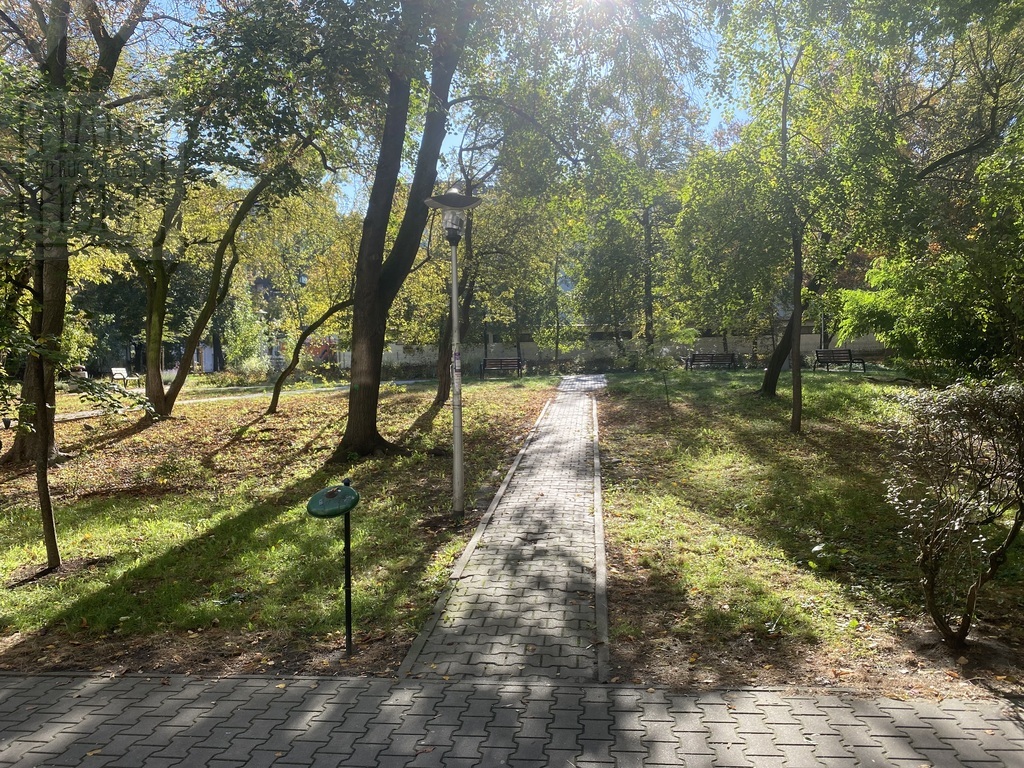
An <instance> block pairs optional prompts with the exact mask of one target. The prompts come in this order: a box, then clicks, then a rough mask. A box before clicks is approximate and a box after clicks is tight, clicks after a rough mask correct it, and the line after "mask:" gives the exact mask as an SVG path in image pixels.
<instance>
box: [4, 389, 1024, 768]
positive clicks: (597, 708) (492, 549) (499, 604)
mask: <svg viewBox="0 0 1024 768" xmlns="http://www.w3.org/2000/svg"><path fill="white" fill-rule="evenodd" d="M600 384H601V382H600V380H599V379H594V378H572V379H567V380H566V381H565V382H564V383H563V386H562V387H561V389H560V392H559V395H558V397H557V398H556V399H555V400H554V401H553V402H552V403H551V404H550V405H549V407H548V408H547V409H546V410H545V412H544V414H543V415H542V417H541V419H540V420H539V421H538V424H537V428H536V430H535V434H534V436H533V438H532V440H531V441H530V442H529V444H528V445H527V447H526V449H525V450H524V451H523V452H522V453H521V454H520V456H519V458H518V459H517V466H516V467H514V472H513V473H510V477H509V478H508V479H506V482H505V484H504V486H503V489H502V492H499V495H498V497H497V498H496V501H495V503H494V504H492V506H491V508H490V509H489V510H488V512H487V514H486V515H485V519H484V520H483V521H482V525H481V527H480V529H479V530H478V533H477V536H476V537H474V541H473V543H472V544H471V546H470V547H469V548H468V550H467V554H466V556H465V557H464V558H463V559H462V560H461V561H460V563H459V565H458V566H457V568H456V572H455V574H454V575H455V576H456V577H457V578H455V579H454V583H453V587H452V589H451V590H450V592H449V594H447V595H446V596H445V598H443V599H442V600H441V601H440V602H439V605H438V612H437V615H436V617H435V621H433V622H431V623H429V624H428V626H427V627H426V628H425V629H424V632H423V633H422V635H421V636H420V638H418V640H417V642H416V644H415V645H414V647H413V649H412V651H411V652H410V654H409V658H408V659H407V660H406V662H405V664H404V665H403V668H402V675H401V677H400V678H399V679H398V680H390V679H366V678H359V679H340V678H313V677H287V678H282V677H255V676H249V677H235V678H224V679H219V680H202V679H195V678H189V677H184V676H173V677H166V678H160V677H157V676H144V675H128V676H124V677H119V678H113V679H111V678H95V677H91V676H89V675H84V674H83V675H38V676H22V675H0V766H4V767H5V768H6V767H7V766H17V767H18V768H21V767H22V766H25V767H26V768H27V767H29V766H31V767H32V768H35V767H36V766H82V767H83V768H91V766H121V767H123V768H143V767H144V768H164V767H166V768H170V767H171V766H182V768H192V767H193V766H211V767H212V768H230V767H232V766H253V767H256V766H272V765H273V766H309V767H310V768H328V767H329V768H335V767H338V766H346V767H351V768H371V767H374V768H375V767H376V766H383V767H386V768H391V767H392V766H394V767H395V768H397V767H398V766H411V767H414V766H423V767H426V766H443V767H444V768H470V767H471V766H481V767H482V768H492V767H493V766H504V765H507V766H512V767H513V768H540V767H541V766H556V767H557V768H570V767H571V766H575V767H576V768H598V767H599V766H622V767H624V768H625V767H627V766H707V767H711V766H715V767H718V768H743V767H745V766H749V767H750V768H772V767H774V766H779V767H780V768H781V767H785V768H804V767H805V766H807V767H809V766H829V767H832V766H837V767H838V766H842V767H844V768H845V767H846V766H850V767H851V768H852V767H853V766H898V767H905V768H922V767H923V766H929V767H932V768H952V767H953V766H975V767H977V768H997V766H1008V767H1009V768H1024V725H1022V723H1024V714H1022V713H1024V709H1022V707H1021V703H1020V702H1017V703H1014V702H1009V701H983V702H960V701H951V700H946V701H942V702H931V701H893V700H890V699H878V700H864V699H858V698H855V697H851V696H845V695H842V694H838V695H832V696H807V695H793V694H788V693H785V692H781V691H766V690H740V691H720V692H709V693H701V694H683V693H669V692H667V691H664V690H659V689H654V688H646V689H640V688H633V687H628V686H612V685H605V684H602V683H601V682H600V680H601V679H602V676H603V674H604V671H603V669H604V666H605V660H604V655H605V651H604V649H605V646H604V645H603V644H602V643H601V639H602V638H603V633H604V631H605V627H604V624H603V622H604V605H603V603H602V600H603V563H602V558H603V554H602V548H601V528H600V511H601V509H600V507H601V500H600V491H599V488H598V487H597V485H596V482H595V478H596V470H597V468H598V464H597V458H596V456H595V451H594V443H595V434H594V429H595V427H594V417H593V413H594V410H593V403H592V400H591V397H590V395H589V392H590V391H591V390H592V389H593V388H594V387H598V386H600ZM595 513H596V514H595ZM445 678H447V679H445Z"/></svg>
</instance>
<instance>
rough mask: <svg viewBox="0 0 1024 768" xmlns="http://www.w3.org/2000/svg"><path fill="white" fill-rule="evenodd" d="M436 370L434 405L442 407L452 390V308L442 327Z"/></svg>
mask: <svg viewBox="0 0 1024 768" xmlns="http://www.w3.org/2000/svg"><path fill="white" fill-rule="evenodd" d="M435 370H436V371H437V391H436V392H435V393H434V402H433V403H432V407H434V408H440V407H441V406H442V405H444V404H445V403H447V402H448V396H449V395H451V392H452V318H451V311H450V310H449V312H448V314H447V315H445V319H444V323H443V324H442V327H441V333H440V339H439V340H438V344H437V364H436V366H435Z"/></svg>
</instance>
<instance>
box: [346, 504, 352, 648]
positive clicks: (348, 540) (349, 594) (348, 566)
mask: <svg viewBox="0 0 1024 768" xmlns="http://www.w3.org/2000/svg"><path fill="white" fill-rule="evenodd" d="M349 517H350V515H349V513H348V512H346V513H345V655H346V656H351V655H352V525H351V523H350V522H349Z"/></svg>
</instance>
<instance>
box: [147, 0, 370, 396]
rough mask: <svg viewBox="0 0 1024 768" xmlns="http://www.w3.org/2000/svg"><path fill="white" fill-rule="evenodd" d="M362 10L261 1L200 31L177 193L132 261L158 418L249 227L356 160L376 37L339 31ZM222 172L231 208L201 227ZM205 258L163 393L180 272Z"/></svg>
mask: <svg viewBox="0 0 1024 768" xmlns="http://www.w3.org/2000/svg"><path fill="white" fill-rule="evenodd" d="M357 11H358V12H362V10H361V9H352V8H348V7H347V6H345V7H342V8H336V9H333V10H332V9H323V8H321V7H320V6H319V5H317V4H315V3H311V4H303V3H300V4H293V3H289V2H282V1H281V0H254V2H251V3H248V4H246V5H245V6H244V7H243V8H240V9H233V8H228V9H225V10H223V11H221V12H220V13H218V14H216V15H215V16H214V17H212V18H211V19H210V22H209V23H208V24H206V25H204V26H202V27H200V28H198V29H197V30H196V32H195V33H194V34H195V41H194V45H193V48H192V49H190V50H189V51H186V52H183V53H182V54H180V55H179V56H178V57H177V60H176V64H175V68H174V69H173V71H172V74H171V77H170V79H169V84H170V94H169V95H170V98H169V99H168V115H169V119H170V120H172V121H173V122H174V124H175V125H176V126H178V127H179V131H180V135H181V139H180V141H179V143H178V145H177V148H176V152H175V154H174V157H173V158H169V159H168V165H169V167H171V168H172V170H173V174H174V177H173V184H172V186H171V192H170V194H169V196H168V199H167V201H166V203H165V204H164V205H163V206H162V208H161V209H160V210H159V211H156V212H155V218H156V223H155V225H154V226H153V228H152V234H151V235H150V236H149V244H148V247H146V248H136V249H135V251H134V254H133V264H134V266H135V269H136V272H137V273H138V275H139V277H140V279H141V280H142V281H143V283H144V284H145V285H146V291H147V299H148V306H147V313H146V317H147V327H146V348H147V353H146V355H147V372H146V393H147V396H148V397H149V398H150V400H151V401H152V402H153V404H154V406H155V408H156V411H157V413H158V414H160V415H163V416H166V415H169V414H170V413H171V410H172V409H173V407H174V402H175V400H176V398H177V396H178V394H179V393H180V391H181V388H182V387H183V386H184V383H185V381H186V379H187V377H188V375H189V373H190V369H191V360H192V357H193V355H194V354H195V351H196V349H197V348H198V346H199V344H200V343H201V341H202V339H203V337H204V336H205V334H206V330H207V327H208V324H209V322H210V320H211V319H212V318H213V316H214V314H215V313H216V311H217V307H218V306H220V305H221V304H222V303H223V302H224V301H225V300H226V298H227V295H228V292H229V289H230V284H231V280H232V277H233V274H234V271H235V268H236V267H237V265H238V261H239V250H238V245H237V238H238V236H239V232H240V231H241V229H242V226H243V224H244V223H245V222H246V220H247V219H248V218H249V216H250V215H251V214H252V213H253V212H254V211H258V210H259V209H260V208H261V207H264V206H267V205H274V204H277V203H278V202H279V201H281V200H282V199H284V198H286V197H288V196H289V195H291V194H293V193H294V192H296V191H297V190H299V189H301V188H303V187H308V186H311V185H313V184H315V183H316V181H317V180H318V177H319V176H320V175H321V174H322V173H323V172H324V170H325V166H328V167H329V166H330V165H331V163H333V162H338V161H339V160H341V159H344V158H347V157H349V156H350V152H351V145H350V144H346V143H345V142H344V140H345V139H352V138H353V135H352V134H353V127H352V126H350V125H349V124H347V123H346V122H344V121H343V120H341V119H340V118H341V117H342V116H344V115H346V114H347V113H348V112H349V111H350V110H352V109H354V107H355V105H356V104H357V103H362V101H361V100H362V99H363V98H364V96H365V93H366V92H368V91H372V90H373V86H374V81H373V71H374V70H373V69H372V68H370V67H369V60H370V57H371V51H372V49H373V47H374V46H375V45H376V42H377V41H376V39H375V38H373V36H372V35H371V36H370V37H369V39H364V35H363V34H362V33H360V34H352V35H347V36H345V37H344V38H342V37H341V35H340V34H339V33H340V27H341V25H347V26H351V25H352V24H353V23H355V22H359V21H365V19H360V18H359V17H358V16H357ZM335 13H337V14H340V16H341V18H333V17H332V14H335ZM360 29H362V27H360ZM214 171H216V172H217V174H218V175H219V177H220V178H221V179H223V178H225V177H228V178H232V179H234V181H235V184H234V185H233V186H234V189H232V190H230V191H228V192H227V194H229V195H230V196H231V198H232V199H231V202H230V205H229V206H228V207H227V210H221V211H219V212H218V213H217V214H216V215H214V216H210V215H204V216H202V217H201V219H200V220H199V221H197V220H196V216H195V204H196V202H197V201H199V202H201V201H202V198H203V193H202V190H203V188H204V187H210V188H216V187H218V186H219V184H218V178H217V177H216V176H215V175H214ZM206 194H207V195H209V194H210V193H206ZM190 217H191V220H192V226H191V228H190V227H188V226H187V225H188V224H189V221H190ZM196 256H198V257H199V258H201V259H202V260H203V262H204V265H205V268H206V271H207V275H208V276H207V279H206V283H205V285H206V287H205V290H204V297H203V300H202V303H201V305H200V307H199V309H198V312H197V313H196V315H195V320H194V323H193V324H192V327H191V329H190V330H189V332H188V333H187V335H186V336H185V338H184V352H183V359H182V363H181V364H180V365H179V366H178V369H177V371H176V373H175V376H174V379H173V380H172V381H171V383H170V384H169V385H168V387H167V388H166V390H165V389H164V385H163V382H162V377H161V371H160V364H159V360H160V354H161V350H162V346H163V328H164V321H165V317H166V311H167V298H168V288H169V285H170V282H171V279H172V276H173V275H174V274H175V272H176V271H177V269H178V266H179V264H181V263H182V261H183V260H185V259H187V258H190V257H192V258H194V257H196Z"/></svg>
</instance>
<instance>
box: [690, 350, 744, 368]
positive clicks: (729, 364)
mask: <svg viewBox="0 0 1024 768" xmlns="http://www.w3.org/2000/svg"><path fill="white" fill-rule="evenodd" d="M683 362H684V363H685V364H686V370H691V369H693V368H738V367H739V363H738V362H737V361H736V353H735V352H691V353H690V356H689V357H688V358H686V359H685V360H683Z"/></svg>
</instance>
